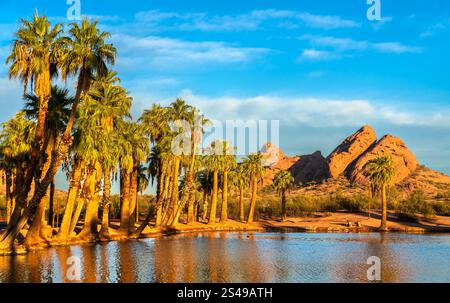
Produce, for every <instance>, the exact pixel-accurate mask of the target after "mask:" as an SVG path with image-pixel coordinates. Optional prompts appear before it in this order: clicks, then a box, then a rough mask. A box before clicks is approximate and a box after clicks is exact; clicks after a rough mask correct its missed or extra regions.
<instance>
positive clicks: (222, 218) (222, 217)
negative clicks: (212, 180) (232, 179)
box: [220, 169, 228, 223]
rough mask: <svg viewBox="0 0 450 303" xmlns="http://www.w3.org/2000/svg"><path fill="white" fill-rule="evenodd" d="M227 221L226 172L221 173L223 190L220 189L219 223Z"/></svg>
mask: <svg viewBox="0 0 450 303" xmlns="http://www.w3.org/2000/svg"><path fill="white" fill-rule="evenodd" d="M227 221H228V170H226V169H225V170H224V171H223V188H222V211H221V214H220V223H226V222H227Z"/></svg>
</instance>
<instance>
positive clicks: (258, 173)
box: [242, 153, 264, 224]
mask: <svg viewBox="0 0 450 303" xmlns="http://www.w3.org/2000/svg"><path fill="white" fill-rule="evenodd" d="M262 159H263V156H262V154H261V153H257V154H251V155H248V156H247V157H246V158H244V160H243V162H242V166H243V170H244V171H245V173H246V174H248V175H249V176H250V179H251V185H252V199H251V202H250V211H249V214H248V219H247V224H252V223H253V219H254V215H255V209H256V199H257V194H258V183H259V181H260V180H261V179H262V177H263V175H264V168H263V166H262Z"/></svg>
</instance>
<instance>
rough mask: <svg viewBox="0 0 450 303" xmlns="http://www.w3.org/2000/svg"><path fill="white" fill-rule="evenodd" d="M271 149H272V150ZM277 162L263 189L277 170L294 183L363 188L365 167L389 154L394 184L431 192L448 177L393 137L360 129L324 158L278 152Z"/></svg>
mask: <svg viewBox="0 0 450 303" xmlns="http://www.w3.org/2000/svg"><path fill="white" fill-rule="evenodd" d="M273 148H274V147H273V146H272V149H273ZM278 153H279V154H280V155H282V157H280V159H279V161H278V162H276V163H275V164H273V165H271V166H269V167H267V169H266V175H265V178H264V186H268V185H270V184H271V183H272V180H273V177H274V176H275V175H276V173H278V172H279V171H280V170H289V171H290V172H291V173H292V175H293V176H294V177H295V181H296V183H297V184H305V183H310V182H316V183H323V181H330V180H337V179H341V178H345V179H347V180H348V181H349V182H350V183H351V184H355V185H362V186H363V185H366V184H367V179H366V177H365V176H364V173H365V167H366V164H367V163H368V162H369V161H370V160H372V159H374V158H376V157H378V156H388V155H390V156H391V157H392V159H393V161H394V165H395V169H396V175H395V178H394V183H395V184H397V185H399V186H403V187H407V188H409V189H410V190H414V189H426V190H427V189H428V190H430V191H431V189H433V183H436V182H437V183H441V184H447V185H450V177H449V176H446V175H444V174H442V173H439V172H436V171H433V170H431V169H428V168H426V167H424V166H421V165H420V164H419V162H418V161H417V159H416V157H415V156H414V154H413V153H412V152H411V151H410V150H409V148H408V147H407V146H406V144H405V143H404V142H403V141H402V140H401V139H400V138H397V137H394V136H392V135H386V136H384V137H382V138H381V139H380V140H377V135H376V133H375V131H374V129H373V128H372V127H371V126H369V125H366V126H363V127H362V128H360V129H359V130H358V131H356V132H355V133H354V134H352V135H351V136H349V137H347V138H346V139H345V140H344V141H343V142H342V143H341V144H339V145H338V146H337V147H336V148H335V149H334V150H333V152H331V154H330V155H329V156H328V157H327V158H324V157H323V156H322V154H321V153H320V152H315V153H313V154H311V155H305V156H296V157H288V156H286V155H285V154H284V153H283V152H282V151H281V150H278Z"/></svg>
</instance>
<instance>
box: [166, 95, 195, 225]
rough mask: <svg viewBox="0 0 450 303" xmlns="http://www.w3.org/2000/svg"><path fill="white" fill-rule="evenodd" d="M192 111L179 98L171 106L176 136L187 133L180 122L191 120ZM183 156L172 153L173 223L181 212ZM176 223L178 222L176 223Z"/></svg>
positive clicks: (171, 218)
mask: <svg viewBox="0 0 450 303" xmlns="http://www.w3.org/2000/svg"><path fill="white" fill-rule="evenodd" d="M191 111H192V107H191V106H190V105H188V104H186V102H185V101H184V100H183V99H181V98H178V99H177V100H176V101H175V102H173V103H172V104H171V105H170V108H169V112H168V117H169V121H170V124H171V127H172V129H173V130H172V131H173V132H174V135H176V136H177V135H181V134H182V133H181V131H182V130H183V131H186V130H184V129H181V128H180V125H179V122H180V121H188V120H189V118H190V112H191ZM181 156H182V155H181V154H175V153H172V157H173V159H174V165H173V171H172V195H171V199H170V206H169V210H170V213H169V217H168V219H169V220H168V221H169V222H170V223H171V222H173V221H176V219H175V217H177V216H178V211H181V209H182V208H181V207H180V205H179V203H178V202H179V201H178V198H179V182H180V169H181V160H182V157H181ZM175 223H176V222H175Z"/></svg>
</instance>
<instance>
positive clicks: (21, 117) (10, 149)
mask: <svg viewBox="0 0 450 303" xmlns="http://www.w3.org/2000/svg"><path fill="white" fill-rule="evenodd" d="M34 132H35V124H34V123H33V122H32V121H30V120H28V119H27V118H26V114H25V112H23V111H22V112H18V113H17V114H16V115H15V116H14V117H13V118H12V119H10V120H9V121H7V122H5V123H3V124H2V130H1V133H0V149H1V151H2V156H3V161H4V162H5V168H7V169H8V170H11V173H12V170H13V169H14V170H15V172H16V173H15V178H14V179H15V182H14V183H15V184H14V189H15V190H14V191H13V192H11V193H10V199H11V201H10V203H11V204H12V201H13V200H15V201H17V196H18V192H17V191H18V189H20V187H21V186H23V182H24V173H23V171H24V170H25V169H26V165H27V163H28V160H29V153H30V151H31V148H32V147H31V146H32V142H33V138H34ZM11 182H12V180H11ZM11 185H12V184H11ZM21 210H22V207H21V206H20V205H17V203H16V205H15V207H14V209H13V210H12V213H11V216H10V221H15V220H17V219H18V218H19V216H20V213H21Z"/></svg>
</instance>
